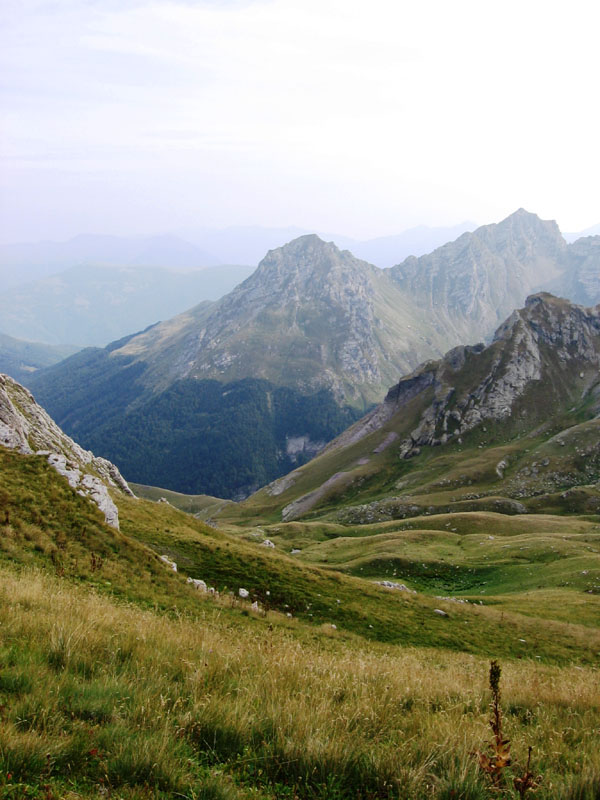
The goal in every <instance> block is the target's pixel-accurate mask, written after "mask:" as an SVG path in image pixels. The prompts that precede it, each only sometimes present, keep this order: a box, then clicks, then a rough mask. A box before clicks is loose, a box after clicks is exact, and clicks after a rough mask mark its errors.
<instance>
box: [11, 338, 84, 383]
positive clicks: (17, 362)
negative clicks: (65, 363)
mask: <svg viewBox="0 0 600 800" xmlns="http://www.w3.org/2000/svg"><path fill="white" fill-rule="evenodd" d="M76 350H77V348H76V347H70V346H69V345H63V346H54V347H53V346H52V345H47V344H40V343H39V342H27V341H21V340H20V339H14V338H13V337H12V336H6V334H4V333H0V372H6V373H7V374H8V375H10V376H11V377H13V378H15V379H16V380H18V381H19V382H20V383H27V381H28V380H29V379H30V378H31V375H32V374H33V373H34V372H36V371H37V370H39V369H43V368H44V367H49V366H52V364H57V363H58V362H59V361H62V360H63V358H67V357H68V356H70V355H72V354H73V353H74V352H76Z"/></svg>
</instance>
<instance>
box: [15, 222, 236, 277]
mask: <svg viewBox="0 0 600 800" xmlns="http://www.w3.org/2000/svg"><path fill="white" fill-rule="evenodd" d="M219 263H220V260H219V259H218V258H217V257H216V256H214V255H212V254H211V253H207V252H205V251H203V250H202V249H200V248H199V247H197V246H196V245H193V244H191V243H190V242H186V241H185V240H183V239H181V238H179V237H177V236H172V235H162V236H145V237H144V236H140V237H123V236H98V235H80V236H76V237H74V238H73V239H69V240H68V241H66V242H52V241H46V242H21V243H17V244H3V245H0V288H2V289H5V288H7V287H9V286H17V285H19V284H22V283H27V282H29V281H33V280H37V279H39V278H43V277H46V276H48V275H52V274H53V273H55V272H57V271H62V270H65V269H68V268H69V267H74V266H81V265H82V264H88V265H90V264H91V265H103V266H115V267H123V266H135V265H137V266H144V267H169V268H171V269H197V268H198V267H206V266H213V265H216V264H219Z"/></svg>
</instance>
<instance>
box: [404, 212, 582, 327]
mask: <svg viewBox="0 0 600 800" xmlns="http://www.w3.org/2000/svg"><path fill="white" fill-rule="evenodd" d="M567 267H568V253H567V244H566V242H565V240H564V239H563V237H562V235H561V233H560V230H559V228H558V225H557V224H556V223H555V222H552V221H544V220H541V219H539V217H537V216H536V215H535V214H530V213H528V212H527V211H525V210H524V209H519V211H516V212H515V213H514V214H511V215H510V216H509V217H507V218H506V219H505V220H503V221H502V222H500V223H498V224H493V225H484V226H483V227H481V228H478V229H477V230H476V231H474V232H473V233H465V234H463V235H462V236H460V237H459V238H458V239H457V240H456V241H454V242H450V243H449V244H446V245H444V246H443V247H439V248H438V249H437V250H434V252H433V253H430V254H429V255H426V256H421V257H420V258H414V257H411V258H408V259H406V260H405V261H404V262H403V263H402V264H399V265H398V266H396V267H393V268H392V270H391V273H392V276H393V278H394V280H395V281H396V282H397V283H398V285H399V286H400V288H401V289H402V290H403V291H404V292H406V293H407V294H408V295H409V296H410V297H412V298H413V300H414V302H415V303H418V305H419V306H420V308H422V309H423V311H424V312H425V313H426V314H431V315H433V316H435V317H436V318H437V320H438V325H439V326H440V327H444V328H445V329H447V330H448V331H451V332H453V333H454V335H455V341H462V342H472V341H477V340H478V339H479V338H483V337H484V336H486V335H488V334H489V333H491V331H493V330H494V328H495V327H496V326H497V325H498V324H499V323H500V322H501V321H502V320H503V319H504V318H505V317H506V316H507V315H508V314H510V312H511V311H512V310H513V308H517V307H519V306H520V305H521V304H522V303H523V301H524V300H525V297H526V296H527V295H528V294H530V293H531V292H532V291H535V290H539V289H540V288H542V287H544V286H546V285H548V284H549V283H551V282H552V281H554V280H556V279H557V278H558V277H559V276H560V275H562V274H563V272H564V270H565V269H567Z"/></svg>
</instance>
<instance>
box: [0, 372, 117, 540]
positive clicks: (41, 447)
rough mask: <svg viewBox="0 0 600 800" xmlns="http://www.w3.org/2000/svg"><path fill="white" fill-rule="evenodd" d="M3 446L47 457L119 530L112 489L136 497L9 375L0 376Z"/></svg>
mask: <svg viewBox="0 0 600 800" xmlns="http://www.w3.org/2000/svg"><path fill="white" fill-rule="evenodd" d="M0 444H2V445H3V446H4V447H9V448H11V449H13V450H18V451H19V452H20V453H23V454H24V455H31V454H37V455H45V456H47V460H48V463H49V464H50V465H51V466H52V467H53V468H54V469H55V470H56V471H57V472H58V473H59V474H60V475H62V476H63V477H64V478H65V479H66V480H67V481H68V482H69V485H70V486H71V487H72V488H73V489H76V490H77V492H78V493H79V494H80V495H82V496H83V497H88V498H89V499H90V500H92V501H93V502H94V503H95V504H96V505H97V506H98V508H99V509H100V511H102V513H103V514H104V518H105V520H106V522H107V523H108V524H109V525H111V526H112V527H114V528H118V527H119V514H118V511H117V507H116V505H115V503H114V502H113V500H112V498H111V496H110V492H109V490H110V489H113V490H115V489H116V490H118V491H120V492H123V493H124V494H128V495H130V496H133V492H132V491H131V489H130V488H129V486H128V485H127V482H126V481H125V479H124V478H123V476H122V475H121V473H120V472H119V470H118V469H117V467H116V466H115V465H114V464H111V462H110V461H107V460H106V459H104V458H97V457H96V456H94V454H93V453H91V452H90V451H89V450H84V449H83V448H82V447H80V446H79V445H78V444H77V443H76V442H74V441H73V439H71V438H70V437H69V436H67V435H66V434H65V433H63V431H62V430H61V429H60V428H59V427H58V425H56V423H55V422H54V421H53V420H52V419H51V417H50V416H49V415H48V414H47V413H46V412H45V411H44V409H43V408H42V407H41V406H39V405H38V404H37V403H36V402H35V399H34V397H33V395H32V394H31V393H30V392H29V391H28V390H27V389H25V388H24V387H23V386H21V385H20V384H18V383H17V382H16V381H14V380H13V379H12V378H10V377H9V376H8V375H0Z"/></svg>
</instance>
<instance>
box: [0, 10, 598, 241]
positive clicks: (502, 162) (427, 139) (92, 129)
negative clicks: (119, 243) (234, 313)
mask: <svg viewBox="0 0 600 800" xmlns="http://www.w3.org/2000/svg"><path fill="white" fill-rule="evenodd" d="M598 8H599V4H598V3H596V2H592V1H591V0H570V2H569V3H565V2H553V0H545V2H537V0H536V1H532V0H500V1H497V0H410V2H405V1H404V0H369V2H366V1H365V0H360V1H357V2H355V0H245V1H244V0H240V1H239V2H237V1H236V0H213V1H212V2H210V1H209V0H198V1H197V2H191V1H189V2H175V1H173V0H162V1H161V0H158V1H157V2H148V0H139V2H137V1H136V0H54V1H53V2H50V1H49V0H47V1H44V0H2V3H1V11H0V13H1V16H2V19H1V20H0V22H1V24H2V34H1V40H0V69H1V73H2V79H1V92H2V99H1V111H2V142H1V147H2V170H1V175H0V190H1V207H0V213H1V232H0V236H1V238H2V240H4V241H17V240H33V239H38V238H43V237H50V238H57V239H61V238H67V237H69V236H72V235H75V234H77V233H83V232H86V233H88V232H93V233H120V234H128V233H154V232H162V231H167V230H175V229H179V228H190V227H194V228H201V227H204V226H216V227H225V226H227V225H232V224H250V225H253V224H257V225H265V226H284V225H290V224H294V225H298V226H302V227H304V228H308V229H315V230H325V231H331V232H339V233H343V234H347V235H350V236H355V237H357V238H361V237H362V238H367V237H371V236H377V235H383V234H387V233H397V232H399V231H401V230H404V229H406V228H408V227H411V226H413V225H417V224H428V225H450V224H454V223H458V222H460V221H462V220H465V219H470V220H475V221H476V222H478V223H486V222H491V221H497V220H499V219H501V218H502V217H504V216H506V215H508V214H509V213H511V212H512V211H514V210H515V209H516V208H518V207H520V206H524V207H525V208H527V209H528V210H530V211H535V212H536V213H538V214H539V215H540V216H541V217H543V218H551V219H557V221H558V222H559V224H560V226H561V228H562V229H563V230H566V231H570V230H580V229H583V228H585V227H588V226H590V225H592V224H596V223H598V222H600V201H599V200H598V187H599V186H600V158H599V153H598V150H599V148H598V142H599V141H600V130H599V128H600V106H599V104H598V92H599V77H600V47H599V46H598V42H599V31H600V11H599V10H598Z"/></svg>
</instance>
